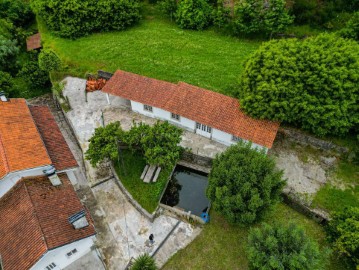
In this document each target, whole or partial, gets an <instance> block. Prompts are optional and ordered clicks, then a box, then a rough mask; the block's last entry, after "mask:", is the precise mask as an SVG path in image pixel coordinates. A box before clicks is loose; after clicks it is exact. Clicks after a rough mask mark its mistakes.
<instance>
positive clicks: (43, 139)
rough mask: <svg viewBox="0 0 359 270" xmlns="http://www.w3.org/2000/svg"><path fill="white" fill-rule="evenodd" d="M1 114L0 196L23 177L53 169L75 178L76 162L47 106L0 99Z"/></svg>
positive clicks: (24, 101) (22, 100) (20, 99)
mask: <svg viewBox="0 0 359 270" xmlns="http://www.w3.org/2000/svg"><path fill="white" fill-rule="evenodd" d="M0 115H1V119H0V197H1V196H2V195H3V194H5V193H6V192H7V191H8V190H10V189H11V187H12V186H14V185H15V184H16V182H17V181H19V179H21V178H22V177H26V176H34V175H41V174H43V171H44V170H49V169H51V168H52V166H55V169H56V170H57V171H59V172H61V171H66V172H68V174H69V177H70V178H71V179H72V180H74V179H75V178H74V175H73V171H74V170H76V169H77V168H78V165H77V162H76V160H75V158H74V156H73V155H72V153H71V151H70V149H69V147H68V145H67V143H66V141H65V139H64V137H63V136H62V134H61V131H60V129H59V127H58V126H57V123H56V121H55V119H54V117H53V116H52V114H51V112H50V110H49V108H48V107H46V106H33V107H31V106H28V104H27V103H26V100H25V99H22V98H14V99H8V100H5V101H3V100H1V101H0ZM74 181H75V180H74Z"/></svg>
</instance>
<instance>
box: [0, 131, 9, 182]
mask: <svg viewBox="0 0 359 270" xmlns="http://www.w3.org/2000/svg"><path fill="white" fill-rule="evenodd" d="M0 155H1V157H2V160H3V163H4V165H5V171H6V173H5V175H7V174H8V173H9V171H10V168H9V163H8V162H7V156H6V152H5V147H4V143H3V141H2V138H1V132H0ZM5 175H4V177H5Z"/></svg>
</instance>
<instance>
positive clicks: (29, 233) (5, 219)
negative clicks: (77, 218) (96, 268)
mask: <svg viewBox="0 0 359 270" xmlns="http://www.w3.org/2000/svg"><path fill="white" fill-rule="evenodd" d="M59 177H60V179H61V181H62V185H61V186H57V187H54V186H52V185H51V182H50V180H49V179H48V178H47V177H45V176H38V177H29V178H24V179H22V180H21V181H20V182H19V183H18V184H17V185H15V186H14V187H13V188H12V189H11V190H10V191H9V192H8V193H6V194H5V195H4V196H3V197H2V198H1V199H0V235H1V237H0V254H1V256H2V261H3V266H4V270H8V269H11V270H24V269H29V268H30V267H31V266H32V265H34V264H35V263H36V262H37V260H38V259H39V258H40V257H41V256H42V255H43V254H44V253H45V252H46V251H47V250H50V249H53V248H56V247H59V246H62V245H66V244H69V243H71V242H74V241H77V240H80V239H83V238H86V237H89V236H91V235H94V234H95V229H94V226H93V223H92V220H91V217H90V215H89V213H88V212H87V218H88V221H89V224H90V226H88V227H86V228H82V229H79V230H75V229H74V228H73V227H72V225H71V224H70V223H69V222H68V217H69V216H71V215H73V214H75V213H77V212H78V211H80V210H81V209H83V205H82V204H81V202H80V200H79V199H78V197H77V195H76V193H75V191H74V189H73V187H72V184H71V182H70V181H69V179H68V178H67V175H66V174H59Z"/></svg>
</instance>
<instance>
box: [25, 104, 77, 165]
mask: <svg viewBox="0 0 359 270" xmlns="http://www.w3.org/2000/svg"><path fill="white" fill-rule="evenodd" d="M29 108H30V111H31V114H32V117H33V119H34V120H35V124H36V126H37V128H38V130H39V132H40V134H41V137H42V140H43V141H44V143H45V146H46V149H47V151H48V153H49V155H50V158H51V161H52V164H53V165H54V166H55V168H56V170H58V171H62V170H64V169H69V168H73V167H77V166H78V165H77V162H76V160H75V158H74V156H73V155H72V153H71V150H70V148H69V147H68V145H67V143H66V141H65V139H64V137H63V136H62V133H61V131H60V129H59V127H58V125H57V123H56V121H55V118H54V117H53V115H52V114H51V111H50V109H49V108H48V107H47V106H29Z"/></svg>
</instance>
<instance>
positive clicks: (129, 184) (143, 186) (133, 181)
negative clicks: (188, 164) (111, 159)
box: [115, 150, 172, 213]
mask: <svg viewBox="0 0 359 270" xmlns="http://www.w3.org/2000/svg"><path fill="white" fill-rule="evenodd" d="M122 153H123V164H124V167H123V165H122V159H120V164H119V163H118V162H116V163H115V169H116V172H117V175H118V177H119V178H120V180H121V182H122V184H123V185H124V186H125V187H126V189H127V190H128V191H129V192H130V193H131V195H132V196H133V198H134V199H135V200H136V201H137V202H138V203H139V204H140V205H141V206H142V207H143V208H144V209H146V210H147V211H148V212H149V213H152V212H153V211H154V210H155V209H156V207H157V205H158V201H159V199H160V196H161V194H162V191H163V189H164V187H165V185H166V183H167V180H168V177H169V176H170V174H171V171H172V168H168V169H164V170H162V171H161V173H160V175H159V177H158V179H157V182H156V183H149V184H147V183H144V182H143V181H142V180H141V179H140V176H141V174H142V171H143V169H144V168H145V166H146V162H145V160H144V159H143V158H142V155H140V154H137V153H132V152H131V151H128V150H126V151H123V152H122Z"/></svg>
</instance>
